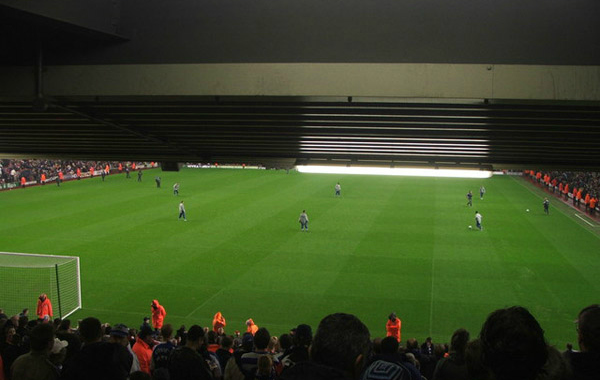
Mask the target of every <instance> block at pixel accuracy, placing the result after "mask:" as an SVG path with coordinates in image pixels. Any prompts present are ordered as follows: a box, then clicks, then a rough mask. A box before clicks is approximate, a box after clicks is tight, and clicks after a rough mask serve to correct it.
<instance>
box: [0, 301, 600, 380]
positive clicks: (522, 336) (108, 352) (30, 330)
mask: <svg viewBox="0 0 600 380" xmlns="http://www.w3.org/2000/svg"><path fill="white" fill-rule="evenodd" d="M599 311H600V306H598V305H591V306H588V307H585V308H583V309H582V311H581V312H580V313H579V315H578V317H577V321H576V323H577V327H578V329H577V340H578V344H579V347H580V351H576V350H573V348H572V345H568V347H567V350H566V351H565V352H564V353H562V354H561V353H560V352H559V351H558V350H557V349H556V348H555V347H553V346H551V345H550V344H549V343H548V342H547V341H546V339H545V337H544V330H543V329H542V327H541V326H540V324H539V323H538V321H537V320H536V319H535V317H534V316H533V315H532V314H531V313H530V312H529V311H528V310H527V309H525V308H523V307H520V306H513V307H508V308H505V309H498V310H495V311H493V312H492V313H490V314H489V316H488V317H487V319H486V320H485V321H484V323H483V326H482V329H481V332H480V333H479V337H477V338H475V339H473V340H471V341H468V340H469V333H468V332H467V331H466V330H464V329H458V330H457V331H456V332H455V333H454V334H453V336H452V343H451V345H450V346H449V348H448V345H447V344H446V345H442V344H436V343H433V342H431V344H424V345H422V346H421V347H419V345H418V342H417V340H416V339H414V338H410V339H408V340H407V345H406V346H402V345H400V344H399V342H398V341H397V340H396V339H395V338H393V337H386V338H383V339H382V338H374V339H373V338H372V337H371V336H370V333H369V330H368V328H367V327H366V326H365V325H364V324H363V323H362V322H361V321H360V320H359V319H358V318H357V317H355V316H354V315H350V314H344V313H335V314H330V315H328V316H326V317H324V318H323V319H322V320H321V322H320V323H319V326H318V328H317V330H316V332H315V335H314V337H312V329H311V328H310V326H308V325H304V324H302V325H299V326H298V327H297V328H292V329H291V332H290V335H292V337H291V340H292V342H293V344H292V345H291V346H290V345H289V344H284V343H281V342H283V341H289V339H290V337H289V336H287V335H288V334H284V335H282V337H281V339H277V338H276V337H270V335H269V333H268V331H267V329H265V328H261V329H259V331H258V332H257V333H256V334H255V336H253V335H252V334H251V333H245V334H244V336H243V337H242V338H241V339H240V338H239V336H236V337H234V336H232V335H226V334H225V333H224V332H221V333H220V334H217V336H216V342H217V343H216V344H219V345H220V346H221V348H220V349H219V350H220V351H222V352H220V353H218V354H215V352H213V350H209V344H208V339H207V338H208V337H207V328H202V327H200V326H199V325H194V326H191V327H190V329H189V330H186V329H185V327H183V326H182V329H183V330H182V331H178V334H177V335H176V336H175V338H172V330H170V331H169V329H164V330H155V331H153V332H152V330H151V329H150V327H149V326H145V327H143V328H142V330H144V328H147V330H148V331H143V332H140V333H139V334H138V335H137V336H136V337H134V340H138V341H139V340H141V339H144V343H147V345H148V346H149V349H156V347H161V348H163V347H165V344H168V346H169V349H168V350H161V353H160V354H159V355H160V356H164V357H162V358H161V360H162V362H164V365H163V366H161V365H156V364H154V362H153V364H152V366H151V367H150V369H151V370H150V369H147V370H144V369H142V372H146V375H145V376H144V378H146V379H155V380H159V379H171V380H177V379H192V378H193V379H209V380H213V379H214V380H221V379H222V380H278V379H280V380H296V379H322V380H326V379H327V380H336V379H340V380H342V379H343V380H351V379H355V380H358V379H361V380H370V379H379V380H422V379H427V380H432V379H433V380H443V379H455V380H460V379H466V380H469V379H490V380H491V379H497V380H502V379H511V380H513V379H514V380H529V379H531V380H533V379H536V380H542V379H556V380H569V379H592V378H597V376H598V373H600V367H598V363H600V360H599V357H598V352H599V350H598V347H600V340H599V339H598V337H600V330H599V326H600V318H599V317H600V312H599ZM57 322H58V321H57ZM42 328H43V329H44V335H43V341H40V339H39V337H38V335H39V334H40V331H41V330H40V329H42ZM47 330H48V331H49V332H48V331H47ZM180 330H181V329H180ZM164 331H167V333H166V334H164V335H165V336H163V333H164ZM113 332H114V333H113ZM210 333H212V334H213V335H214V334H216V333H215V332H213V331H210ZM36 334H37V335H36ZM49 334H50V335H52V337H51V338H52V339H50V336H49ZM148 334H151V335H148ZM121 335H122V336H123V338H124V339H122V340H120V341H118V340H116V339H115V337H119V336H121ZM236 335H237V334H236ZM0 339H1V344H0V358H1V359H2V363H3V364H4V372H3V373H2V375H3V378H4V379H15V380H17V379H18V376H20V375H17V377H15V370H18V371H24V370H32V369H33V368H36V366H38V367H39V369H40V370H43V371H44V373H46V374H49V376H51V377H47V378H53V379H59V378H60V379H79V378H86V379H96V378H97V379H100V378H108V377H103V376H110V378H114V379H117V378H120V379H127V378H129V379H133V378H138V376H141V375H140V374H139V373H138V372H139V367H138V366H136V365H135V364H134V363H136V362H137V360H135V359H137V358H136V357H135V355H136V351H135V350H132V346H134V345H135V343H133V342H131V341H130V340H129V336H128V328H127V326H125V325H122V324H118V325H115V326H114V327H112V326H110V325H109V324H106V323H105V324H101V322H100V321H99V320H98V319H97V318H86V319H85V320H83V321H80V322H79V325H78V326H77V327H72V326H71V324H70V321H69V320H64V321H60V323H56V324H54V325H53V324H51V323H43V322H41V321H38V320H35V319H34V320H32V321H28V319H27V317H26V316H22V317H21V318H19V316H14V317H12V318H8V317H7V316H6V315H1V316H0ZM212 339H214V337H212ZM212 339H211V341H212ZM428 339H429V338H428ZM426 341H429V340H426ZM80 342H83V345H81V344H80ZM232 342H233V344H232ZM280 343H281V344H280ZM309 344H310V349H308V345H309ZM123 346H125V348H126V349H124V348H123ZM430 346H433V349H430V348H429V347H430ZM170 356H174V357H176V360H170ZM40 357H42V358H44V359H46V360H41V361H40V360H38V359H39V358H40ZM223 357H225V358H227V359H226V363H223V361H222V359H223ZM280 359H281V360H280ZM290 359H291V360H290ZM153 360H154V358H153ZM15 362H17V363H20V364H17V365H16V366H15V365H13V363H15ZM24 362H25V363H30V364H29V367H27V366H25V367H24V366H23V363H24ZM48 363H51V364H52V366H49V364H48ZM165 367H168V370H167V369H166V368H165ZM427 368H435V371H433V370H431V369H427ZM192 375H193V376H192ZM190 376H192V377H190Z"/></svg>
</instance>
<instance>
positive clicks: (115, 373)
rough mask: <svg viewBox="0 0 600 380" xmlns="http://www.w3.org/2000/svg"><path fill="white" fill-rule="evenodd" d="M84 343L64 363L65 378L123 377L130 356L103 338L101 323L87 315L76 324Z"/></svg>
mask: <svg viewBox="0 0 600 380" xmlns="http://www.w3.org/2000/svg"><path fill="white" fill-rule="evenodd" d="M79 334H80V336H81V340H82V341H83V347H82V348H81V351H80V352H78V353H77V354H76V355H75V356H74V357H73V360H71V361H70V362H69V363H65V366H64V370H63V377H62V379H64V380H104V379H114V380H126V379H127V377H128V376H129V371H130V369H131V364H132V362H133V357H132V356H131V354H130V353H129V351H127V349H126V348H125V347H123V346H122V345H120V344H117V343H110V342H103V341H102V325H101V323H100V321H99V320H98V319H96V318H93V317H90V318H86V319H84V320H82V321H81V323H80V324H79Z"/></svg>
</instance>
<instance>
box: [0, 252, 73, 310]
mask: <svg viewBox="0 0 600 380" xmlns="http://www.w3.org/2000/svg"><path fill="white" fill-rule="evenodd" d="M0 277H1V278H2V279H3V280H2V282H3V283H5V284H6V285H7V289H9V291H8V292H5V294H4V296H3V297H2V298H3V300H2V303H1V304H0V307H1V308H3V309H4V310H5V313H6V314H7V315H15V314H18V313H19V312H20V311H21V310H23V309H24V308H28V309H30V310H36V307H37V304H36V303H37V298H38V296H39V295H40V294H42V293H46V294H47V295H48V298H50V300H51V302H52V305H53V312H54V315H53V316H54V317H60V318H66V317H67V316H69V315H71V314H72V313H74V312H75V311H76V310H78V309H81V307H82V301H81V272H80V263H79V257H77V256H63V255H43V254H36V253H17V252H0ZM32 314H33V313H32Z"/></svg>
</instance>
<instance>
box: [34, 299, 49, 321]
mask: <svg viewBox="0 0 600 380" xmlns="http://www.w3.org/2000/svg"><path fill="white" fill-rule="evenodd" d="M36 314H37V316H38V319H40V320H43V321H44V322H51V321H52V303H51V302H50V299H49V298H48V296H47V295H46V293H42V294H41V295H40V297H39V298H38V302H37V311H36Z"/></svg>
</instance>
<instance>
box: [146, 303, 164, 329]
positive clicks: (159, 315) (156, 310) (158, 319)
mask: <svg viewBox="0 0 600 380" xmlns="http://www.w3.org/2000/svg"><path fill="white" fill-rule="evenodd" d="M150 306H152V326H153V327H154V328H155V329H156V330H160V329H161V328H162V326H163V321H164V320H165V316H166V315H167V312H166V311H165V308H164V307H162V305H160V304H159V303H158V300H153V301H152V304H151V305H150Z"/></svg>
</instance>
